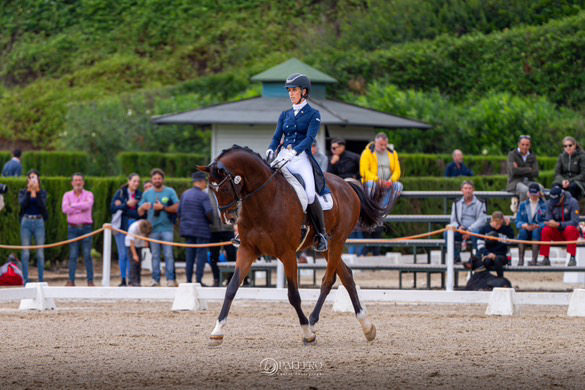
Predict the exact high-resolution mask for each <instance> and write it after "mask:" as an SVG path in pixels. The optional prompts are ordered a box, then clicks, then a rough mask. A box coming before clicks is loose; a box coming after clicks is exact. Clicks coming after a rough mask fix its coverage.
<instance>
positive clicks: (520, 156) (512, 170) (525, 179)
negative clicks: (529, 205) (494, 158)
mask: <svg viewBox="0 0 585 390" xmlns="http://www.w3.org/2000/svg"><path fill="white" fill-rule="evenodd" d="M531 147H532V139H531V138H530V136H529V135H521V136H520V138H519V139H518V147H517V148H516V149H514V150H512V151H511V152H510V153H508V162H507V170H508V185H507V186H506V191H508V192H513V193H515V194H516V195H518V197H519V200H520V202H524V201H525V200H526V199H528V195H527V194H528V186H529V185H530V183H532V182H534V181H535V180H536V179H537V178H538V160H537V159H536V155H534V153H532V152H531ZM516 204H517V203H516ZM512 211H513V212H514V213H516V212H517V210H516V208H514V209H513V210H512Z"/></svg>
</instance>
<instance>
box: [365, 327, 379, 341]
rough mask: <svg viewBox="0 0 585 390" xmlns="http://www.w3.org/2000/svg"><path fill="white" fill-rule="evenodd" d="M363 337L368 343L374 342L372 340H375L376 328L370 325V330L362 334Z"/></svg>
mask: <svg viewBox="0 0 585 390" xmlns="http://www.w3.org/2000/svg"><path fill="white" fill-rule="evenodd" d="M364 336H366V340H368V341H369V342H372V341H374V339H375V338H376V327H375V326H374V324H372V328H371V329H370V330H369V331H368V332H366V333H364Z"/></svg>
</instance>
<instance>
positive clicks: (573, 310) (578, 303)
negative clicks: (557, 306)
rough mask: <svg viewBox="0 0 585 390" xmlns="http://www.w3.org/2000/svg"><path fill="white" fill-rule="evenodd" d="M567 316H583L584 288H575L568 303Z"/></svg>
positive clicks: (584, 315)
mask: <svg viewBox="0 0 585 390" xmlns="http://www.w3.org/2000/svg"><path fill="white" fill-rule="evenodd" d="M567 315H568V316H569V317H585V290H584V289H576V290H575V291H573V295H571V302H570V303H569V310H567Z"/></svg>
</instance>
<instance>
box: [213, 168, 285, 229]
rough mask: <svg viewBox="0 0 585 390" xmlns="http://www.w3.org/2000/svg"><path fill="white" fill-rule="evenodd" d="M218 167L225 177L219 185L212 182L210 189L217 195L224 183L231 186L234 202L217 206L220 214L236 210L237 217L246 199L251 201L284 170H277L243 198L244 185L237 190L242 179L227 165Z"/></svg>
mask: <svg viewBox="0 0 585 390" xmlns="http://www.w3.org/2000/svg"><path fill="white" fill-rule="evenodd" d="M283 166H284V165H283ZM216 167H217V170H218V171H219V172H220V173H223V174H225V177H224V178H223V179H222V180H221V181H220V182H219V183H217V184H214V183H212V182H211V181H210V182H209V187H210V188H211V189H212V190H213V191H214V192H215V193H217V192H218V191H219V189H220V188H221V186H222V185H224V183H225V182H226V181H227V182H228V183H229V184H230V188H231V190H232V193H233V197H234V200H233V201H231V202H230V203H228V204H226V205H223V206H221V205H220V204H219V201H218V204H217V206H218V208H219V211H220V212H230V211H231V210H232V209H235V213H234V214H236V217H237V215H238V212H237V209H238V207H239V205H240V204H241V203H243V202H244V201H245V200H246V199H249V198H250V197H252V195H254V194H256V193H257V192H259V191H260V190H262V189H263V188H264V187H265V186H266V185H267V184H268V183H269V182H270V181H271V180H272V179H273V178H274V176H276V174H277V173H278V172H279V171H280V169H281V168H282V167H280V168H278V169H276V170H275V171H274V172H273V173H272V175H271V176H270V177H269V178H268V180H266V181H265V182H264V183H263V184H262V185H261V186H260V187H258V188H256V189H255V190H254V191H252V192H250V193H248V194H246V195H244V196H242V195H241V188H242V187H243V185H242V186H240V190H238V189H237V186H238V185H240V183H241V182H242V177H241V176H239V175H234V174H233V173H232V172H231V171H230V170H229V169H228V168H227V167H226V166H225V165H223V163H222V162H221V161H218V162H217V163H216Z"/></svg>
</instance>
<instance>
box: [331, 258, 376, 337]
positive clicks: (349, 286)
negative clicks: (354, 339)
mask: <svg viewBox="0 0 585 390" xmlns="http://www.w3.org/2000/svg"><path fill="white" fill-rule="evenodd" d="M337 274H338V275H339V279H341V283H343V286H345V288H346V290H347V292H348V294H349V298H350V299H351V303H352V304H353V309H354V310H355V315H356V317H357V319H358V321H359V322H360V325H361V327H362V330H363V331H364V335H365V336H366V339H367V340H368V341H373V340H374V339H375V338H376V327H375V326H374V324H372V322H371V321H370V320H369V318H368V315H367V313H366V311H365V310H364V309H363V308H362V305H361V304H360V299H359V297H358V293H357V289H356V287H355V281H354V280H353V274H352V273H351V269H349V267H348V266H347V265H346V264H345V263H344V262H343V261H339V265H338V267H337Z"/></svg>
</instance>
